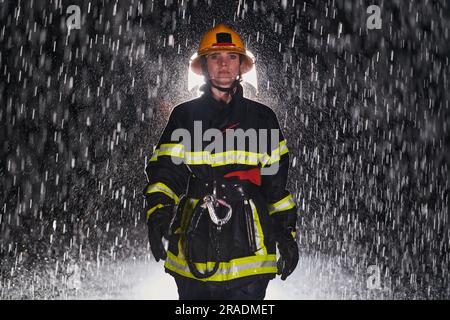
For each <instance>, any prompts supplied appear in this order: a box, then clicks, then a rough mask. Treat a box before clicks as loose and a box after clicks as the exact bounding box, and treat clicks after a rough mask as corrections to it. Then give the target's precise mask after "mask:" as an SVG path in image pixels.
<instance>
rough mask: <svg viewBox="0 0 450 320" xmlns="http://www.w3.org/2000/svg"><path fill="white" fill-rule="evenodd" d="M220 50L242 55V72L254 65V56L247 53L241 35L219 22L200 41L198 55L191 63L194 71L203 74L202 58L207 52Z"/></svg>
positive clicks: (247, 70)
mask: <svg viewBox="0 0 450 320" xmlns="http://www.w3.org/2000/svg"><path fill="white" fill-rule="evenodd" d="M218 51H231V52H236V53H239V54H240V55H241V57H242V58H241V59H242V60H241V66H240V71H241V74H244V73H246V72H249V71H250V70H251V69H252V68H253V65H254V63H255V62H254V60H253V58H252V57H251V56H250V55H249V54H248V53H247V50H246V49H245V46H244V43H243V42H242V40H241V38H240V37H239V35H238V34H237V33H236V32H235V31H234V30H232V29H230V28H228V27H227V26H226V25H224V24H222V23H221V24H219V25H217V26H215V27H214V28H212V29H211V30H208V31H207V32H206V33H205V35H204V36H203V38H202V40H201V41H200V46H199V48H198V51H197V55H196V56H195V57H194V58H193V59H192V60H191V62H190V65H191V69H192V71H194V72H195V73H196V74H199V75H202V74H203V70H202V66H201V62H200V59H201V57H203V56H206V55H207V54H210V53H213V52H218Z"/></svg>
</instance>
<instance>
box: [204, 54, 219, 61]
mask: <svg viewBox="0 0 450 320" xmlns="http://www.w3.org/2000/svg"><path fill="white" fill-rule="evenodd" d="M218 56H219V55H218V54H216V53H213V54H210V55H209V56H208V57H207V58H208V59H211V60H217V58H218Z"/></svg>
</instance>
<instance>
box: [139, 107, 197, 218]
mask: <svg viewBox="0 0 450 320" xmlns="http://www.w3.org/2000/svg"><path fill="white" fill-rule="evenodd" d="M178 117H179V113H178V112H177V111H176V108H175V109H174V110H173V111H172V113H171V115H170V117H169V121H168V123H167V125H166V127H165V129H164V131H163V133H162V135H161V137H160V139H159V142H158V144H157V146H156V148H155V150H154V151H153V154H152V156H151V158H150V160H149V162H148V164H147V166H146V168H145V172H146V175H147V181H148V183H147V185H146V187H145V189H144V196H145V199H146V217H147V220H148V219H149V217H150V216H151V214H152V213H153V212H155V211H156V210H157V209H159V208H162V207H166V206H172V205H174V204H178V202H179V199H180V196H181V195H182V194H183V193H184V192H185V188H186V185H187V181H188V177H189V170H188V168H187V166H186V165H185V163H183V162H182V159H184V147H183V145H182V144H180V143H177V142H176V141H175V142H174V141H172V139H171V135H172V132H173V131H174V130H176V129H177V128H178V125H177V122H178ZM176 160H178V161H176Z"/></svg>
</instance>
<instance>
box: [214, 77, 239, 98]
mask: <svg viewBox="0 0 450 320" xmlns="http://www.w3.org/2000/svg"><path fill="white" fill-rule="evenodd" d="M239 82H240V80H234V82H233V84H232V85H231V86H230V87H229V88H224V87H219V86H217V85H215V84H214V83H213V82H212V81H211V79H208V83H209V84H210V85H211V87H214V88H216V89H217V90H219V91H222V92H226V93H228V94H230V95H232V94H234V93H235V88H236V87H237V85H238V83H239Z"/></svg>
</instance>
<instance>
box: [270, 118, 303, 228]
mask: <svg viewBox="0 0 450 320" xmlns="http://www.w3.org/2000/svg"><path fill="white" fill-rule="evenodd" d="M269 127H270V132H269V135H268V136H269V137H270V140H269V143H268V145H269V146H270V147H268V152H267V158H266V159H265V160H264V161H263V163H262V169H264V168H267V167H269V168H270V170H268V173H269V174H263V175H262V189H263V192H264V194H265V197H266V199H267V206H268V212H269V215H270V216H271V217H272V220H273V222H274V225H275V232H280V231H282V230H286V229H287V230H290V231H295V229H296V222H297V206H296V203H295V200H294V198H293V197H292V195H291V193H290V192H289V191H288V190H287V189H286V184H287V179H288V171H289V150H288V148H287V144H286V140H285V139H284V136H283V133H282V132H281V129H280V126H279V123H278V120H277V117H276V115H275V113H273V112H272V114H271V117H270V119H269ZM273 129H275V130H278V134H274V132H273V131H272V130H273ZM262 172H263V170H262ZM294 236H295V235H294Z"/></svg>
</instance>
